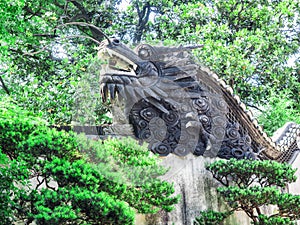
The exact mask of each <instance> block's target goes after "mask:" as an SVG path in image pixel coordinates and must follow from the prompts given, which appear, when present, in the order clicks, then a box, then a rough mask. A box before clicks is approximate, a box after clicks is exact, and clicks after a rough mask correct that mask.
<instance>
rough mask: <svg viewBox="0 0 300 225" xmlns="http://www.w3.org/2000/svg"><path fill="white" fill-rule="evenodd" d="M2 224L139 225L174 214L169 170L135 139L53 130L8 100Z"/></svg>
mask: <svg viewBox="0 0 300 225" xmlns="http://www.w3.org/2000/svg"><path fill="white" fill-rule="evenodd" d="M0 128H1V129H0V136H1V139H0V160H1V161H0V163H1V166H0V174H1V185H0V193H1V194H0V196H1V198H0V202H1V204H0V217H1V221H0V224H1V225H6V224H12V223H13V222H22V221H23V222H25V224H30V223H31V222H33V221H35V222H36V224H44V225H45V224H49V225H50V224H120V225H121V224H122V225H123V224H134V220H135V217H134V216H135V213H136V212H138V213H155V212H157V211H158V210H166V211H170V210H172V208H173V205H174V204H175V203H177V201H178V196H173V193H174V189H173V185H172V184H170V183H168V182H166V181H162V180H161V179H160V178H159V176H161V175H163V174H165V173H166V172H167V169H166V168H164V167H162V166H160V165H159V164H158V162H159V160H158V159H157V157H156V156H155V155H153V154H151V153H150V152H149V151H148V149H147V147H146V146H139V145H138V143H137V142H136V141H134V140H133V139H121V140H119V139H109V140H106V141H104V142H103V143H102V142H100V141H95V140H91V139H87V138H86V137H85V136H77V135H76V134H75V133H72V132H64V131H57V130H56V129H54V128H49V127H48V126H47V124H46V123H45V121H44V120H41V119H39V118H37V117H35V116H33V115H32V113H30V112H28V111H26V110H23V109H21V108H20V107H17V106H16V105H15V104H12V103H11V101H9V100H5V101H2V102H1V103H0Z"/></svg>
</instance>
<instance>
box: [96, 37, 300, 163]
mask: <svg viewBox="0 0 300 225" xmlns="http://www.w3.org/2000/svg"><path fill="white" fill-rule="evenodd" d="M199 47H201V46H185V47H184V46H179V47H174V48H170V47H154V46H151V45H148V44H141V45H139V46H138V47H137V48H136V49H135V50H131V49H130V48H128V47H127V46H126V45H124V44H122V43H120V41H119V40H117V39H111V40H107V41H104V42H102V44H101V46H100V51H99V57H100V59H101V60H106V63H105V64H106V67H105V68H103V69H102V71H101V80H100V83H101V94H102V98H103V100H104V101H106V99H107V98H108V97H110V99H111V100H113V101H115V100H116V101H118V102H122V103H123V106H122V110H123V113H124V115H125V120H123V123H124V125H125V124H131V126H132V128H133V132H134V135H135V136H136V137H137V138H138V139H140V140H143V141H146V142H148V143H149V149H150V150H151V151H153V152H154V153H157V154H159V155H161V156H166V155H168V154H170V153H172V154H176V155H178V156H185V155H187V154H189V153H191V154H194V155H197V156H200V155H203V156H208V157H221V158H225V159H229V158H237V159H241V158H249V159H271V160H276V161H279V162H291V161H293V159H294V158H295V155H296V153H297V152H298V150H299V149H298V146H297V137H298V136H299V134H300V126H299V125H297V124H295V123H288V124H286V125H285V127H284V128H282V129H281V132H280V131H279V132H277V137H276V138H274V139H271V138H269V137H268V136H267V135H266V133H264V131H263V129H262V128H261V127H260V126H259V125H258V122H257V120H256V119H255V118H254V117H253V115H252V113H251V111H248V110H246V107H245V105H244V104H243V103H242V102H241V101H240V99H239V97H238V96H236V95H234V94H233V90H232V88H231V87H230V86H228V85H227V84H226V83H225V82H224V81H223V80H221V79H219V78H218V76H217V75H216V74H215V73H213V72H211V71H210V70H208V69H207V68H205V67H203V66H200V65H198V64H196V63H195V62H194V60H193V58H192V56H191V54H190V51H191V50H192V49H195V48H199Z"/></svg>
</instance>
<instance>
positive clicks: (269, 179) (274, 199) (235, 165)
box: [194, 159, 300, 225]
mask: <svg viewBox="0 0 300 225" xmlns="http://www.w3.org/2000/svg"><path fill="white" fill-rule="evenodd" d="M207 170H209V171H210V172H211V173H212V175H213V177H214V178H215V179H216V180H217V181H219V182H220V183H221V184H222V185H223V187H219V188H217V192H218V193H219V194H220V195H221V196H222V198H223V199H224V201H225V202H226V203H227V204H228V206H229V207H230V209H229V210H228V211H225V212H215V211H211V210H208V211H203V212H201V215H200V217H198V218H196V220H195V223H194V224H195V225H201V224H207V225H212V224H219V223H220V222H221V221H223V220H224V219H225V218H226V217H227V216H229V215H230V214H232V212H234V211H238V210H242V211H244V212H245V213H246V214H247V216H248V217H249V218H250V219H251V220H252V223H253V224H255V225H268V224H270V225H271V224H272V225H288V224H295V223H294V222H295V221H296V220H298V219H299V218H300V215H299V212H300V207H299V203H300V195H293V194H290V193H285V192H284V191H282V190H283V188H285V187H286V185H287V184H289V183H292V182H295V181H296V176H295V172H296V169H293V168H292V167H291V165H287V164H281V163H278V162H275V161H268V160H265V161H254V160H236V159H230V160H226V161H225V160H220V161H216V162H214V163H212V164H210V165H208V166H207ZM270 205H273V206H277V208H276V210H275V211H274V212H272V213H269V214H268V212H265V211H264V210H263V208H262V206H270Z"/></svg>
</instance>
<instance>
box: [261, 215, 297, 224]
mask: <svg viewBox="0 0 300 225" xmlns="http://www.w3.org/2000/svg"><path fill="white" fill-rule="evenodd" d="M259 221H260V223H258V224H257V223H256V224H257V225H293V224H295V222H293V221H291V220H290V219H289V218H282V217H280V216H274V217H268V216H265V215H259Z"/></svg>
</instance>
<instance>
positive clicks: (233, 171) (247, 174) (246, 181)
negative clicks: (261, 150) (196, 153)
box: [207, 159, 296, 188]
mask: <svg viewBox="0 0 300 225" xmlns="http://www.w3.org/2000/svg"><path fill="white" fill-rule="evenodd" d="M207 170H209V171H210V172H211V173H212V175H213V177H214V178H215V179H217V180H218V181H219V182H221V183H222V184H223V185H225V186H229V185H234V186H238V187H239V188H244V187H248V186H249V185H251V184H254V183H255V184H256V185H259V186H261V187H269V186H274V185H275V186H278V187H282V188H284V187H285V185H286V184H287V183H292V182H295V181H296V176H295V172H296V169H292V168H291V166H289V165H287V164H285V163H284V164H281V163H277V162H276V161H268V160H264V161H259V160H251V161H249V160H246V159H242V160H236V159H230V160H228V161H225V160H218V161H216V162H214V163H212V164H210V165H208V166H207Z"/></svg>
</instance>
